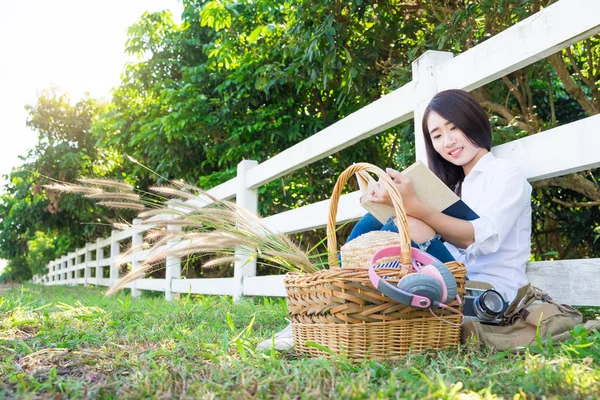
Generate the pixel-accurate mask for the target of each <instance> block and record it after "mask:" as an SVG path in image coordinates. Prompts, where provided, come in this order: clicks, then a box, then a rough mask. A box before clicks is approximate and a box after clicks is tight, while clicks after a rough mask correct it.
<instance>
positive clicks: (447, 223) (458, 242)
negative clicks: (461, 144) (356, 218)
mask: <svg viewBox="0 0 600 400" xmlns="http://www.w3.org/2000/svg"><path fill="white" fill-rule="evenodd" d="M386 172H387V174H388V175H389V176H390V177H391V178H392V179H393V180H394V183H395V184H396V187H397V188H398V190H399V191H400V194H401V195H402V202H403V204H404V209H405V211H406V214H408V215H410V216H412V217H414V218H417V219H419V220H421V221H423V222H424V223H426V224H427V225H429V226H430V227H431V228H432V229H433V230H434V231H436V232H437V233H438V234H439V235H440V236H442V238H443V239H444V240H445V241H447V242H449V243H451V244H453V245H454V246H456V247H457V248H461V249H466V248H467V247H468V246H469V245H471V244H472V243H473V242H474V241H475V230H474V229H473V224H471V223H470V222H469V221H465V220H462V219H459V218H454V217H451V216H448V215H446V214H444V213H441V212H439V211H437V210H435V209H434V208H431V207H429V206H427V205H426V204H425V203H423V202H421V200H419V198H418V197H417V195H416V193H415V191H414V188H413V186H412V182H411V180H410V179H409V178H407V177H406V176H404V175H402V174H401V173H400V172H398V171H395V170H393V169H391V168H388V169H386ZM373 201H375V202H379V203H384V204H390V205H391V204H392V200H391V198H390V196H389V193H388V192H387V190H386V189H385V188H382V187H379V188H378V190H377V191H376V192H375V193H374V198H373Z"/></svg>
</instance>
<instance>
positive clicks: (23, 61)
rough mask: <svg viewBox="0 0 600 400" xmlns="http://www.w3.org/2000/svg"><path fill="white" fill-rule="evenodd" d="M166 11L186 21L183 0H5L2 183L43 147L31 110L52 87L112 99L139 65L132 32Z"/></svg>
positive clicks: (0, 81)
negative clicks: (145, 17) (150, 15)
mask: <svg viewBox="0 0 600 400" xmlns="http://www.w3.org/2000/svg"><path fill="white" fill-rule="evenodd" d="M165 9H169V10H171V12H172V13H173V19H174V20H175V21H176V22H180V16H181V12H182V9H183V6H182V4H181V3H180V2H179V1H178V0H102V1H92V0H51V1H49V0H0V138H1V139H2V144H1V145H0V176H2V175H5V174H8V173H10V171H11V169H12V168H13V167H14V166H16V165H20V164H21V163H22V161H20V160H19V158H18V156H19V155H25V154H26V153H27V150H28V149H30V148H32V147H33V146H34V145H35V143H36V141H37V137H36V134H35V133H34V132H32V131H31V130H30V129H29V128H27V127H26V125H25V122H26V120H27V112H26V111H25V108H24V107H25V105H27V104H35V102H36V99H37V97H38V95H39V94H40V93H41V91H42V90H44V89H48V88H50V87H51V86H54V87H56V88H58V89H59V90H61V91H64V92H67V93H69V95H70V97H71V100H72V101H73V102H75V101H76V100H77V99H79V98H81V97H83V95H84V93H85V92H89V93H90V95H91V96H92V97H95V98H106V99H109V98H110V90H111V88H113V87H115V86H117V85H118V84H119V82H120V74H121V72H122V71H123V69H124V65H125V63H126V62H127V61H135V59H134V58H131V57H128V56H126V55H125V41H126V39H127V28H128V27H129V26H131V25H132V24H134V23H135V22H136V21H137V20H138V19H139V17H140V16H141V15H142V14H143V13H144V12H145V11H151V12H152V11H160V10H165ZM4 182H5V181H4V180H2V181H1V182H0V183H1V186H2V187H3V186H4ZM2 190H3V189H2V188H0V192H1V191H2ZM0 268H1V266H0Z"/></svg>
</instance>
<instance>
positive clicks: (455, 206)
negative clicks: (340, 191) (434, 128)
mask: <svg viewBox="0 0 600 400" xmlns="http://www.w3.org/2000/svg"><path fill="white" fill-rule="evenodd" d="M401 173H402V174H403V175H406V176H407V177H408V178H410V180H411V181H412V184H413V187H414V189H415V193H416V194H417V196H418V197H419V199H420V200H421V201H422V202H424V203H425V204H427V205H428V206H430V207H431V208H434V209H436V210H437V211H440V212H442V213H444V214H446V215H449V216H451V217H455V218H460V219H463V220H466V221H471V220H474V219H477V218H479V216H478V215H477V213H475V211H473V210H472V209H470V208H469V206H467V204H466V203H465V202H463V201H462V200H461V199H460V197H458V196H457V195H456V193H454V192H453V191H452V190H450V188H448V186H446V185H445V184H444V182H442V180H441V179H440V178H438V177H437V176H436V175H435V174H434V173H433V172H432V171H431V170H430V169H429V168H428V167H427V166H426V165H425V164H423V163H422V162H421V161H417V162H416V163H414V164H412V165H411V166H409V167H408V168H406V169H405V170H404V171H402V172H401ZM356 179H357V180H358V186H359V188H360V191H361V196H360V203H361V205H362V206H363V207H364V208H365V209H366V210H367V211H368V212H369V213H371V215H373V216H374V217H375V218H377V220H379V222H381V223H382V224H384V225H385V224H386V223H387V221H388V220H389V219H390V217H393V216H395V215H396V214H395V213H394V207H392V206H390V205H387V204H382V203H376V202H373V201H371V199H372V197H371V192H372V190H373V186H374V185H376V184H377V182H376V181H375V179H374V178H373V177H372V176H371V175H370V174H369V173H367V172H365V171H360V172H357V173H356Z"/></svg>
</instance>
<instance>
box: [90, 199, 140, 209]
mask: <svg viewBox="0 0 600 400" xmlns="http://www.w3.org/2000/svg"><path fill="white" fill-rule="evenodd" d="M98 204H99V205H101V206H104V207H109V208H118V209H125V210H145V209H146V207H145V206H144V205H143V204H139V203H129V202H126V201H99V202H98Z"/></svg>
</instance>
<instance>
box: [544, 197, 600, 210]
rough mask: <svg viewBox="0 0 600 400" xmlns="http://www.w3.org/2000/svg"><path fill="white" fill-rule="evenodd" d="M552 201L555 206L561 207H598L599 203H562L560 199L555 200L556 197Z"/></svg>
mask: <svg viewBox="0 0 600 400" xmlns="http://www.w3.org/2000/svg"><path fill="white" fill-rule="evenodd" d="M552 201H553V202H555V203H556V204H560V205H561V206H564V207H569V208H572V207H593V206H600V201H583V202H579V201H574V202H567V201H562V200H560V199H557V198H556V197H553V198H552Z"/></svg>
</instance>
